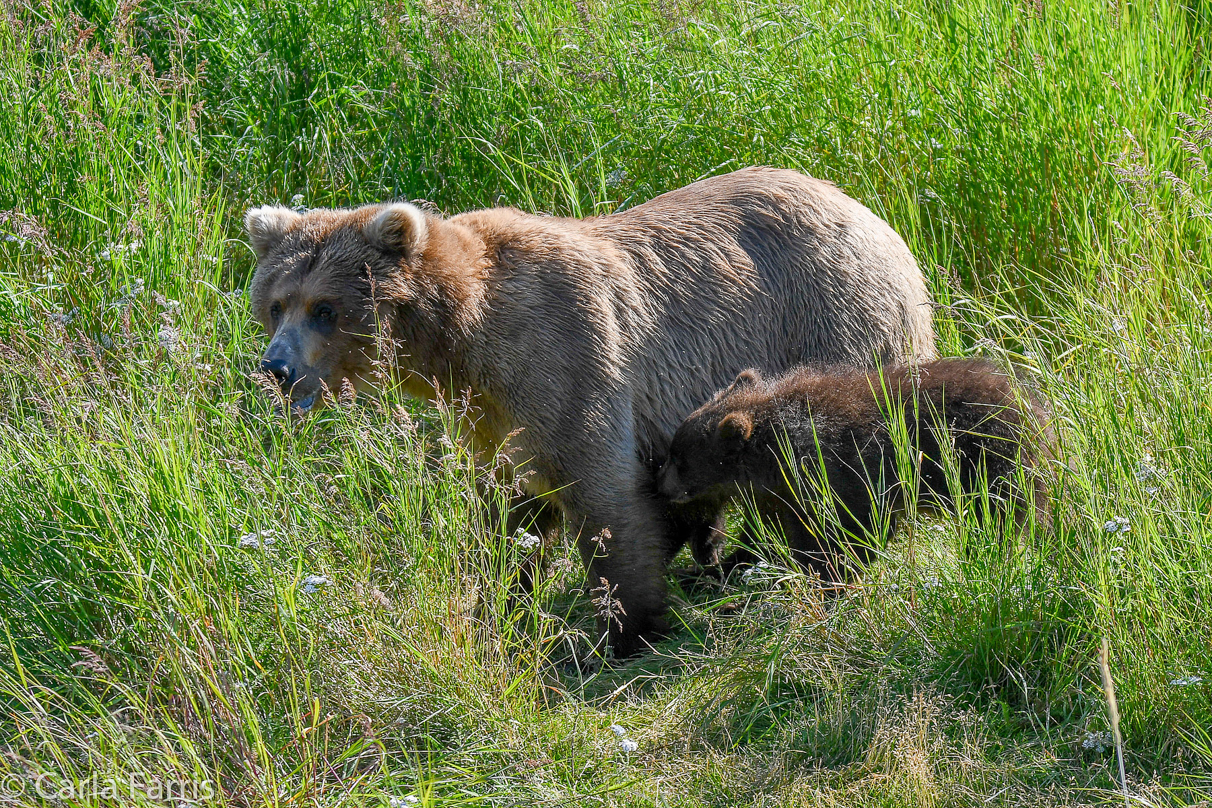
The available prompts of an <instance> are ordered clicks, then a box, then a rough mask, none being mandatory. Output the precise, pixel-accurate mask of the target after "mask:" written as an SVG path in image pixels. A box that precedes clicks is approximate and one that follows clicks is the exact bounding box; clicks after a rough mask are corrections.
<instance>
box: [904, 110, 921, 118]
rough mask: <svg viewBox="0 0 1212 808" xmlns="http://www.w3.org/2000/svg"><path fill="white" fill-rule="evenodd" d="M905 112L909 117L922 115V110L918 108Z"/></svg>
mask: <svg viewBox="0 0 1212 808" xmlns="http://www.w3.org/2000/svg"><path fill="white" fill-rule="evenodd" d="M905 114H906V115H908V116H909V117H910V118H920V117H922V111H921V110H920V109H911V110H909V111H908V112H906V113H905Z"/></svg>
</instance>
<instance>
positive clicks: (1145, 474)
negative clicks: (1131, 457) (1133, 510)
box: [1136, 452, 1165, 495]
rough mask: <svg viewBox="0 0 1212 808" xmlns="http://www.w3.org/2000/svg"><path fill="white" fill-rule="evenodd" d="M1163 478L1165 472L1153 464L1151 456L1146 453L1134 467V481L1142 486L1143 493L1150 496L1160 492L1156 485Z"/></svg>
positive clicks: (1159, 487)
mask: <svg viewBox="0 0 1212 808" xmlns="http://www.w3.org/2000/svg"><path fill="white" fill-rule="evenodd" d="M1164 476H1165V472H1164V471H1162V470H1161V469H1160V468H1158V466H1157V465H1156V464H1155V463H1154V462H1153V455H1151V454H1149V453H1148V452H1146V453H1145V456H1144V457H1142V458H1141V459H1140V463H1138V464H1137V466H1136V481H1137V482H1139V483H1143V484H1144V485H1143V486H1142V487H1143V488H1144V491H1145V493H1146V494H1150V495H1152V494H1156V493H1157V492H1158V491H1160V490H1161V486H1160V485H1158V483H1160V482H1161V479H1162V477H1164Z"/></svg>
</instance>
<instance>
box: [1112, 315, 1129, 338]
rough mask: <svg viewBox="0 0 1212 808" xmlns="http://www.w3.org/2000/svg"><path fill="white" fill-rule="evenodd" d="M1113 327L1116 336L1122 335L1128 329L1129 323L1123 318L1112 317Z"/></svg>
mask: <svg viewBox="0 0 1212 808" xmlns="http://www.w3.org/2000/svg"><path fill="white" fill-rule="evenodd" d="M1111 327H1112V328H1113V329H1115V333H1116V334H1122V333H1123V332H1124V331H1125V330H1126V329H1127V328H1128V321H1127V320H1125V319H1124V318H1123V317H1112V318H1111Z"/></svg>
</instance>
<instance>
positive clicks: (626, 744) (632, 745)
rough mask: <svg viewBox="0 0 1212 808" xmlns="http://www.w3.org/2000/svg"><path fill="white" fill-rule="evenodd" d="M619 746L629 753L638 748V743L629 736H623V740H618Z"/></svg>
mask: <svg viewBox="0 0 1212 808" xmlns="http://www.w3.org/2000/svg"><path fill="white" fill-rule="evenodd" d="M619 748H620V749H622V750H623V751H624V752H627V753H629V754H630V753H631V752H634V751H635V750H637V749H639V748H640V745H639V744H638V743H636V742H635V741H633V740H631V739H630V738H624V739H623V740H621V741H619Z"/></svg>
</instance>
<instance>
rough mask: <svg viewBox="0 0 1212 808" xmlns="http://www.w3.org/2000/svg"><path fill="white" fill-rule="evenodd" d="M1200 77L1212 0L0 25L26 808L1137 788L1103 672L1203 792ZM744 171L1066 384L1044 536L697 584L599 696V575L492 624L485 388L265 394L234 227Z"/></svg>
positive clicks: (961, 796)
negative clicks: (331, 397) (780, 176)
mask: <svg viewBox="0 0 1212 808" xmlns="http://www.w3.org/2000/svg"><path fill="white" fill-rule="evenodd" d="M1210 48H1212V6H1209V5H1208V4H1207V3H1205V2H1203V1H1202V0H1187V3H1186V4H1181V3H1174V2H1169V0H1156V1H1154V0H1142V2H1128V1H1127V0H1072V2H1069V3H1054V2H1050V0H1023V2H1011V1H1010V0H1005V2H1003V1H1002V0H925V1H924V2H908V1H907V0H890V2H880V3H876V2H870V0H837V2H833V3H822V2H817V0H805V1H804V2H787V3H776V2H768V0H751V2H738V3H721V2H714V1H713V0H702V2H694V1H693V0H654V1H653V2H632V1H631V0H622V1H621V2H602V0H583V1H582V2H575V3H568V2H538V1H537V0H512V2H496V0H492V1H490V2H485V3H482V4H481V3H467V2H463V1H462V0H434V1H433V2H423V3H421V2H414V0H380V2H376V3H367V2H364V0H313V2H301V1H300V0H186V2H178V3H170V2H166V1H165V0H142V1H140V0H123V2H122V3H120V4H114V3H112V2H110V1H109V0H80V2H75V3H64V2H59V1H58V0H43V2H38V3H35V2H30V0H0V627H2V629H3V636H2V637H0V805H3V804H14V805H31V806H32V805H55V806H90V807H91V806H102V805H106V806H108V805H115V806H116V805H122V806H126V805H165V804H180V803H182V802H184V803H185V804H190V803H191V802H192V803H193V804H201V805H215V806H287V805H318V806H391V807H392V808H400V806H406V805H421V806H456V805H458V806H461V805H485V806H497V805H500V806H508V805H527V806H552V807H553V808H554V806H582V805H584V806H594V805H602V806H627V807H630V806H721V807H722V806H809V805H811V806H847V807H849V806H889V807H891V806H918V805H923V806H944V805H987V806H1010V805H1013V806H1021V805H1075V804H1118V803H1122V802H1124V801H1125V795H1124V794H1123V790H1124V785H1125V784H1124V783H1121V780H1120V775H1119V770H1118V765H1117V763H1116V758H1115V749H1114V746H1115V744H1114V739H1113V736H1112V734H1111V729H1112V727H1111V724H1110V719H1109V714H1108V706H1107V700H1106V698H1105V693H1104V689H1103V686H1102V683H1101V680H1100V671H1099V667H1098V664H1097V660H1098V654H1099V648H1100V645H1101V643H1102V642H1103V640H1104V638H1105V640H1106V642H1107V644H1108V647H1109V649H1110V653H1109V659H1108V662H1109V669H1110V672H1111V675H1112V677H1113V680H1114V684H1115V691H1116V696H1117V700H1118V713H1119V728H1120V730H1121V731H1122V751H1123V756H1124V769H1125V773H1126V790H1127V792H1128V799H1129V800H1130V802H1129V804H1136V805H1158V806H1161V805H1165V806H1170V805H1188V804H1205V805H1206V804H1208V801H1209V800H1212V641H1210V640H1209V636H1208V633H1207V626H1208V624H1209V622H1210V621H1212V522H1210V520H1212V309H1210V304H1212V299H1210V298H1212V296H1210V294H1209V288H1208V284H1209V277H1210V275H1209V271H1210V268H1212V247H1210V246H1209V245H1210V241H1209V236H1210V235H1212V178H1210V177H1209V160H1210V159H1212V151H1210V149H1212V101H1209V100H1208V96H1209V95H1212V73H1210V67H1212V62H1210V61H1209V49H1210ZM753 164H770V165H778V166H784V167H790V168H796V169H799V170H801V171H804V172H806V173H809V174H812V175H814V176H818V177H823V178H826V179H829V180H832V181H834V182H836V183H837V184H838V185H840V186H841V187H842V188H843V189H845V190H846V191H847V192H848V193H850V194H851V195H853V196H855V197H856V198H858V199H860V200H861V201H863V202H864V203H865V204H866V205H868V206H869V207H871V208H872V209H873V210H875V211H876V212H877V213H879V214H880V215H881V216H883V217H885V218H886V219H887V220H888V221H889V222H890V223H891V224H892V226H893V227H895V228H896V229H897V231H898V232H900V233H901V234H902V235H903V236H904V238H905V240H906V241H907V242H908V243H909V245H910V247H911V248H912V250H913V252H914V254H915V255H916V256H917V258H918V260H919V262H920V264H921V266H922V268H923V270H924V272H925V273H926V275H927V278H928V280H929V282H930V284H931V287H932V290H933V293H934V295H935V298H936V300H937V302H938V304H939V307H938V310H937V312H936V326H937V329H938V333H939V337H940V341H941V347H942V349H943V351H944V352H945V353H947V354H951V355H961V356H967V355H983V356H988V357H992V358H994V359H996V360H998V361H1001V362H1005V363H1013V365H1014V366H1015V367H1016V368H1018V369H1019V372H1021V373H1022V374H1023V376H1024V378H1030V379H1032V380H1033V383H1034V384H1036V385H1038V387H1039V389H1040V391H1041V392H1042V393H1043V394H1044V395H1045V396H1046V397H1047V398H1048V399H1049V400H1050V401H1051V402H1052V406H1053V409H1054V411H1055V416H1056V423H1057V430H1058V435H1059V439H1060V444H1061V447H1062V454H1063V457H1064V459H1065V462H1066V463H1067V465H1068V471H1067V473H1065V474H1064V475H1061V476H1060V477H1058V482H1057V483H1056V487H1055V490H1054V491H1053V496H1054V503H1055V504H1054V510H1055V512H1056V515H1057V517H1058V519H1057V524H1058V527H1057V529H1056V530H1054V531H1052V532H1044V531H1036V532H1034V533H1031V534H1030V535H1027V536H1025V537H1023V539H1022V540H1021V541H1020V542H1018V543H1017V544H1016V545H1015V547H1013V548H1012V550H1011V551H1009V552H1007V551H1005V550H1004V549H1003V548H1002V546H1001V545H999V544H998V543H997V542H993V541H989V540H988V539H989V537H988V536H987V535H986V534H985V532H983V530H982V526H981V525H979V524H974V523H973V520H972V519H970V518H967V517H965V516H963V515H961V516H960V517H956V518H952V519H943V520H934V519H925V518H923V519H920V520H917V521H916V522H915V523H914V524H911V525H910V526H909V528H908V529H905V530H903V531H902V532H901V533H900V534H899V535H898V536H897V537H896V538H895V540H894V541H893V542H892V543H891V544H890V545H889V547H888V548H887V549H886V551H885V553H884V555H883V557H882V558H881V559H879V560H878V561H877V562H876V563H875V564H873V565H872V566H871V567H870V568H869V569H868V570H867V571H866V573H865V574H864V575H863V576H862V579H861V581H859V582H856V584H855V585H854V586H853V587H851V588H849V589H848V590H847V591H846V592H845V593H844V594H843V595H842V596H840V597H829V598H826V597H824V596H823V595H822V593H821V592H820V590H819V586H818V584H817V583H816V582H815V581H813V580H812V579H810V578H808V577H806V576H804V575H802V574H799V573H796V572H792V571H789V570H787V569H785V568H784V567H782V566H780V565H779V563H778V559H777V558H774V559H771V563H770V565H768V566H765V567H763V568H762V569H761V570H760V571H759V572H757V573H752V574H750V575H747V576H744V577H743V578H742V577H737V578H735V579H730V580H729V581H727V582H725V583H722V584H721V583H719V582H713V581H712V580H710V579H702V578H700V579H695V578H694V577H692V576H690V575H679V576H675V577H674V578H673V579H672V588H673V597H672V601H673V622H674V624H675V625H676V626H677V631H676V633H675V634H674V635H673V636H672V637H671V638H669V639H668V640H666V641H664V642H663V643H662V644H661V645H660V646H659V647H658V648H657V650H656V652H655V653H653V654H650V655H647V656H645V657H642V658H640V659H637V660H632V661H627V662H622V663H614V664H609V665H601V666H585V665H576V664H570V662H569V660H570V658H571V655H572V654H573V653H574V650H575V648H576V647H577V646H578V644H583V643H584V638H585V636H586V634H587V633H589V632H591V631H592V628H593V622H594V614H593V606H592V604H591V603H590V602H589V598H588V596H587V595H586V594H585V593H584V592H583V591H581V587H582V586H583V584H582V580H581V578H582V576H581V575H580V566H579V560H578V559H577V558H576V556H575V551H574V550H572V548H569V547H562V548H560V549H559V552H558V553H557V556H558V557H557V558H556V559H555V562H554V564H553V565H552V571H551V575H550V577H549V579H548V580H547V581H546V582H545V583H544V584H543V585H542V586H541V587H540V589H539V591H538V592H537V594H536V597H535V600H534V602H533V603H529V604H525V605H524V606H523V607H522V608H519V609H511V608H509V606H508V604H509V600H508V598H507V597H506V594H507V591H508V585H509V573H508V570H509V569H510V563H511V560H512V559H514V558H515V557H516V556H517V554H518V553H519V552H520V550H519V548H518V547H517V546H516V543H512V542H510V541H509V540H508V539H506V538H504V537H500V536H494V532H493V530H492V526H491V525H485V524H484V519H483V516H482V511H481V509H480V508H478V507H477V506H476V504H475V495H474V491H475V489H476V477H477V475H479V474H482V473H483V472H482V469H480V468H478V467H477V466H476V464H475V463H474V462H473V458H471V457H470V456H469V455H468V453H467V451H466V450H465V449H464V448H462V444H461V443H460V442H459V440H458V439H457V438H458V436H457V435H455V434H452V433H453V432H456V431H457V427H456V424H457V417H456V416H457V411H456V410H457V405H455V404H451V405H449V406H446V407H439V408H430V407H427V406H425V405H423V404H421V403H419V402H415V401H410V400H408V399H405V398H403V397H401V396H398V395H396V394H395V393H394V392H393V391H391V390H387V391H385V392H384V393H383V395H382V396H380V397H377V398H375V397H370V398H367V397H363V398H361V399H359V400H358V401H357V402H356V403H354V404H348V403H346V404H343V405H341V406H336V407H333V408H331V409H328V410H325V411H323V412H321V413H319V414H316V415H314V416H312V417H309V418H306V419H298V418H294V419H292V418H284V417H282V416H281V415H280V414H279V413H277V412H276V411H275V408H274V402H273V401H272V399H271V398H270V397H269V396H266V395H265V394H264V392H263V391H262V390H261V389H260V388H259V387H258V385H257V383H256V382H255V380H253V379H252V378H250V375H249V374H250V371H252V370H253V369H254V367H255V364H256V361H257V358H258V356H259V353H260V350H261V348H262V343H263V339H262V337H263V334H262V331H261V328H260V326H259V325H257V324H256V322H255V321H254V320H253V318H252V317H251V315H250V312H249V307H248V301H247V295H246V294H245V293H244V290H245V289H246V288H247V284H248V281H249V278H250V276H251V273H252V269H253V257H252V254H251V251H250V250H249V249H248V246H247V244H246V243H245V240H244V238H243V234H242V232H241V229H240V221H241V218H242V215H243V211H244V210H245V209H246V208H247V207H248V206H250V205H255V204H263V203H269V202H278V203H282V204H290V205H294V206H297V207H319V206H343V205H355V204H359V203H363V202H369V201H379V200H384V199H392V198H402V199H411V200H424V204H426V205H428V206H429V207H430V208H431V209H433V210H435V211H440V212H443V213H447V214H450V213H455V212H459V211H462V210H466V209H470V208H474V207H480V206H489V205H505V204H508V205H514V206H517V207H519V208H522V209H524V210H528V211H535V212H548V213H554V214H558V215H590V214H595V213H608V212H610V211H613V210H618V209H622V208H625V207H628V206H631V205H635V204H638V203H639V202H642V201H644V200H646V199H649V198H651V197H652V196H655V195H656V194H658V193H661V192H663V191H666V190H669V189H672V188H676V187H679V186H681V185H684V184H686V183H688V182H691V181H693V180H695V179H697V178H700V177H704V176H708V175H712V174H716V173H722V172H725V171H729V170H732V169H734V168H739V167H741V166H745V165H753ZM678 564H679V566H681V567H684V568H686V569H689V568H690V561H689V559H687V558H683V559H681V560H680V561H679V562H678ZM612 726H617V727H618V728H619V729H618V730H615V729H612ZM620 732H621V733H622V734H619V733H620ZM624 741H629V743H624ZM170 798H171V799H170Z"/></svg>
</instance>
